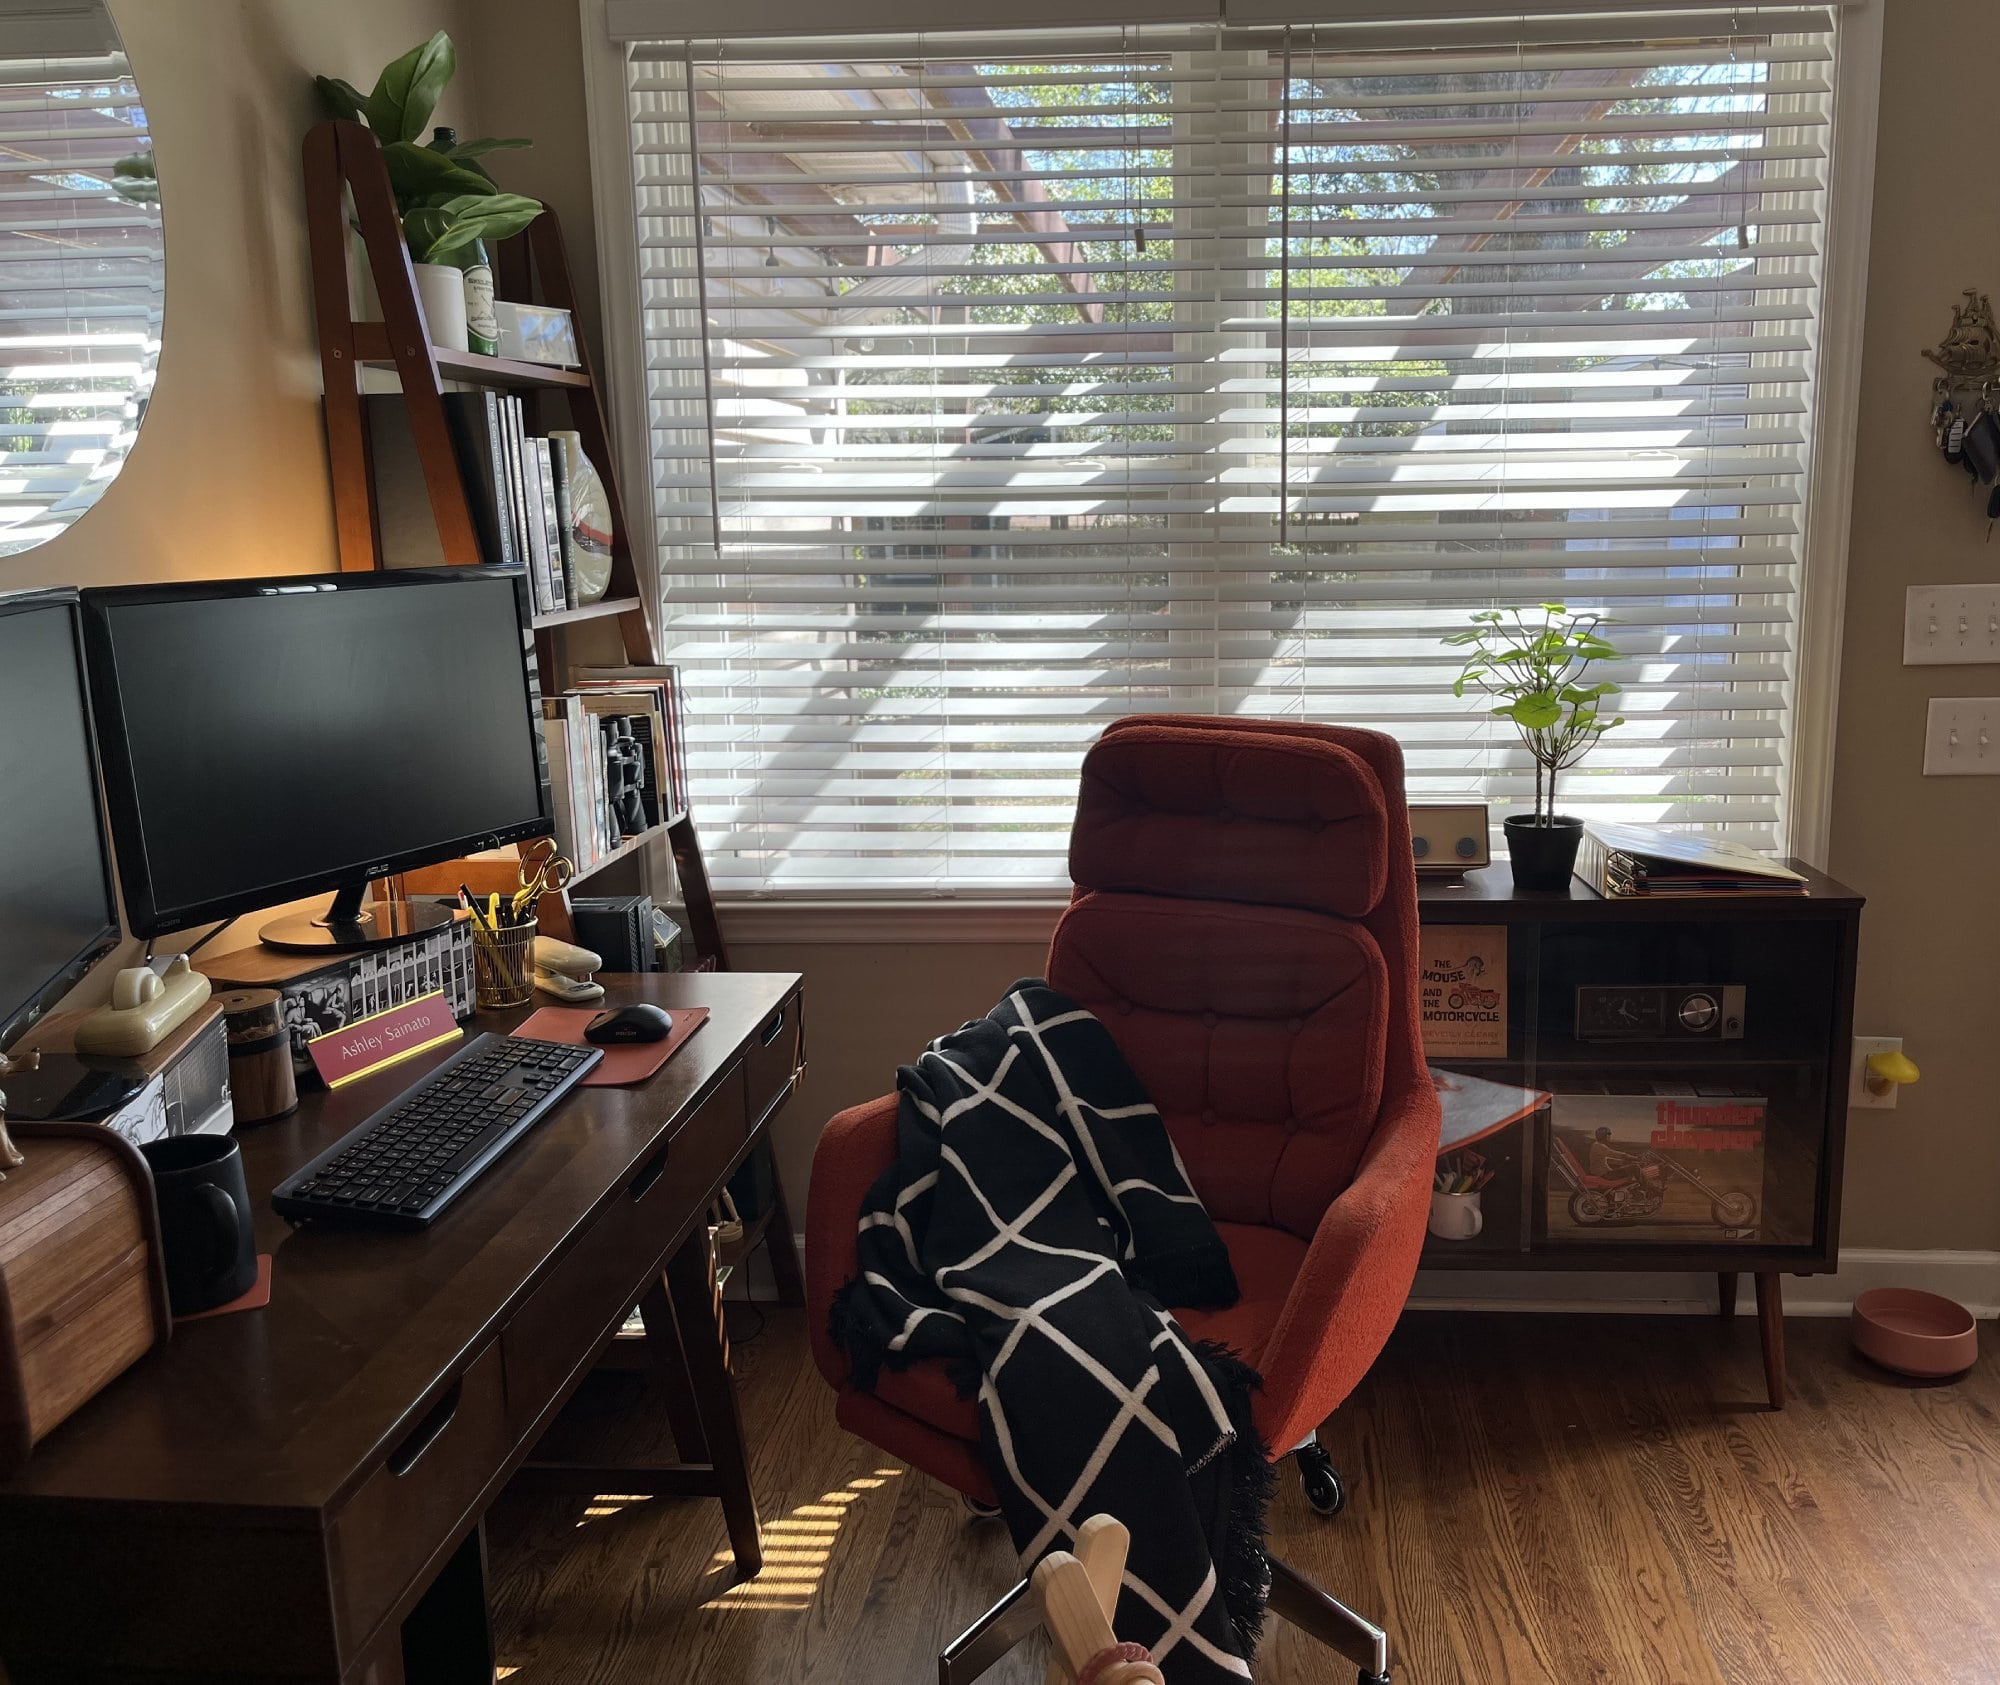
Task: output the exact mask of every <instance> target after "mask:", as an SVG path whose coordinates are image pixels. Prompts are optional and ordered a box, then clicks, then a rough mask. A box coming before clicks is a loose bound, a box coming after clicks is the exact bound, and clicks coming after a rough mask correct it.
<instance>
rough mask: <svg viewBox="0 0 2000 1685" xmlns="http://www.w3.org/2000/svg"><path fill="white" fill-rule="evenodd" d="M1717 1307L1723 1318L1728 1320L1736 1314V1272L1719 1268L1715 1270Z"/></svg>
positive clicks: (1725, 1320)
mask: <svg viewBox="0 0 2000 1685" xmlns="http://www.w3.org/2000/svg"><path fill="white" fill-rule="evenodd" d="M1715 1297H1716V1307H1717V1309H1718V1311H1719V1312H1720V1313H1721V1316H1722V1320H1723V1321H1724V1322H1728V1321H1730V1320H1732V1319H1733V1318H1734V1317H1735V1315H1736V1272H1735V1271H1734V1270H1717V1271H1716V1272H1715Z"/></svg>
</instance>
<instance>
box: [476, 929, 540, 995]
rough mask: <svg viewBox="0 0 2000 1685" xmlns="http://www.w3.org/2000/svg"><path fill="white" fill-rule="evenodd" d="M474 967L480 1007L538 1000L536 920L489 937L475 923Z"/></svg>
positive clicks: (501, 930) (499, 931) (495, 931)
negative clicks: (536, 984) (536, 991)
mask: <svg viewBox="0 0 2000 1685" xmlns="http://www.w3.org/2000/svg"><path fill="white" fill-rule="evenodd" d="M472 968H473V980H474V985H475V988H476V992H477V994H478V997H479V1004H480V1005H481V1006H526V1005H527V1004H528V1002H529V1001H531V1000H533V999H534V998H535V921H534V920H533V919H530V920H528V922H527V923H526V924H503V925H501V926H499V928H498V929H496V930H494V931H493V932H492V933H491V934H488V933H487V932H486V931H485V930H484V929H482V928H481V927H480V925H479V923H478V921H477V920H475V921H474V922H473V926H472Z"/></svg>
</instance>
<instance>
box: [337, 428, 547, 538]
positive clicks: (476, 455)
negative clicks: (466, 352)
mask: <svg viewBox="0 0 2000 1685" xmlns="http://www.w3.org/2000/svg"><path fill="white" fill-rule="evenodd" d="M441 396H442V398H443V402H444V419H445V427H446V430H447V431H448V432H449V433H450V435H451V449H452V456H453V457H454V459H455V460H456V462H457V465H458V474H459V478H460V479H461V480H462V481H464V483H465V501H466V507H467V509H468V511H469V512H470V513H471V516H472V531H473V536H474V538H475V539H476V540H477V542H478V545H479V555H480V559H481V560H482V561H484V562H486V563H488V564H489V565H494V564H497V565H500V566H508V565H511V564H513V563H515V562H518V561H519V560H520V559H521V558H520V555H519V553H518V552H517V550H516V548H515V541H514V531H513V526H512V520H511V513H512V512H511V508H510V506H509V503H508V480H507V447H506V424H505V419H504V417H503V416H502V414H501V410H500V402H499V400H500V394H499V393H496V392H446V393H443V394H442V395H441ZM362 406H363V410H364V412H365V414H366V417H367V422H368V441H369V453H368V471H369V476H370V479H371V481H372V482H373V487H374V493H375V512H376V524H377V530H378V531H379V532H380V534H381V540H382V565H383V566H384V567H391V568H422V567H442V566H443V565H444V544H443V541H442V540H441V539H439V537H438V527H437V514H436V511H434V510H433V509H432V508H431V498H430V489H429V488H428V487H427V486H426V485H425V484H424V469H423V464H422V462H420V461H419V460H418V458H417V441H416V437H415V435H414V434H413V433H412V432H411V430H410V410H409V405H408V404H407V403H405V402H404V400H403V395H402V393H400V392H371V393H368V394H367V395H366V396H365V397H364V399H363V400H362Z"/></svg>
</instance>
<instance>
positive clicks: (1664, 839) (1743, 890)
mask: <svg viewBox="0 0 2000 1685" xmlns="http://www.w3.org/2000/svg"><path fill="white" fill-rule="evenodd" d="M1576 875H1577V876H1578V877H1580V878H1581V879H1583V881H1584V882H1585V883H1586V884H1588V885H1589V886H1590V887H1591V888H1592V889H1594V890H1596V891H1597V893H1598V894H1599V895H1602V896H1605V897H1607V898H1610V899H1614V900H1623V899H1631V898H1634V897H1640V896H1688V895H1804V894H1805V893H1806V880H1805V878H1804V877H1803V876H1802V875H1801V874H1800V873H1798V872H1795V871H1793V870H1792V869H1791V868H1790V867H1789V866H1781V865H1779V864H1778V862H1777V861H1775V860H1772V859H1770V858H1768V857H1767V856H1765V855H1762V854H1759V853H1758V852H1757V851H1756V850H1755V849H1754V848H1751V847H1749V846H1748V845H1747V844H1744V843H1740V842H1737V841H1735V840H1734V839H1733V838H1730V837H1718V836H1713V835H1709V834H1706V833H1699V832H1694V831H1680V830H1675V829H1673V828H1671V827H1669V826H1665V825H1624V824H1615V823H1612V822H1611V821H1608V820H1599V819H1592V820H1588V821H1586V822H1585V824H1584V827H1583V842H1582V844H1581V845H1580V846H1579V847H1578V849H1577V853H1576Z"/></svg>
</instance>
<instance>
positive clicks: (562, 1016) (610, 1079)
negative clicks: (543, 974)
mask: <svg viewBox="0 0 2000 1685" xmlns="http://www.w3.org/2000/svg"><path fill="white" fill-rule="evenodd" d="M605 1010H606V1008H605V1007H603V1006H545V1007H543V1008H542V1009H541V1011H539V1012H537V1013H535V1014H534V1015H533V1016H531V1017H529V1018H527V1019H524V1020H523V1021H522V1022H521V1024H520V1025H519V1026H517V1027H516V1028H515V1030H514V1031H513V1034H515V1035H517V1036H521V1037H523V1038H524V1039H526V1040H529V1041H566V1042H568V1043H569V1044H570V1045H571V1046H573V1047H588V1046H589V1045H590V1043H589V1042H587V1041H585V1040H584V1039H583V1032H584V1030H585V1029H586V1028H587V1027H588V1026H589V1024H590V1021H591V1019H593V1018H595V1017H596V1016H597V1015H598V1014H599V1013H600V1012H603V1011H605ZM667 1010H668V1012H669V1013H670V1014H671V1015H672V1017H673V1020H674V1027H673V1028H672V1029H671V1030H669V1031H668V1032H667V1037H666V1040H664V1041H631V1042H627V1043H626V1044H625V1045H624V1046H623V1047H607V1048H605V1049H603V1053H604V1057H603V1058H602V1059H600V1060H598V1062H597V1063H596V1064H594V1065H592V1066H591V1067H590V1072H589V1074H588V1075H587V1076H586V1077H585V1078H584V1079H583V1080H584V1084H585V1086H586V1087H594V1088H623V1087H624V1086H625V1085H626V1084H627V1083H633V1082H644V1081H645V1080H646V1079H647V1078H648V1077H649V1076H651V1075H652V1074H653V1073H654V1072H655V1071H657V1070H658V1069H659V1068H660V1067H661V1066H662V1065H664V1064H665V1063H666V1062H667V1061H668V1060H669V1059H671V1058H672V1057H673V1056H674V1055H675V1053H677V1052H678V1051H679V1050H680V1045H681V1043H682V1042H684V1041H686V1040H687V1039H688V1037H689V1036H691V1035H693V1034H694V1033H695V1031H696V1030H698V1029H700V1028H701V1027H702V1025H704V1024H706V1023H707V1022H708V1008H707V1007H705V1006H674V1007H669V1008H668V1009H667Z"/></svg>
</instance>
